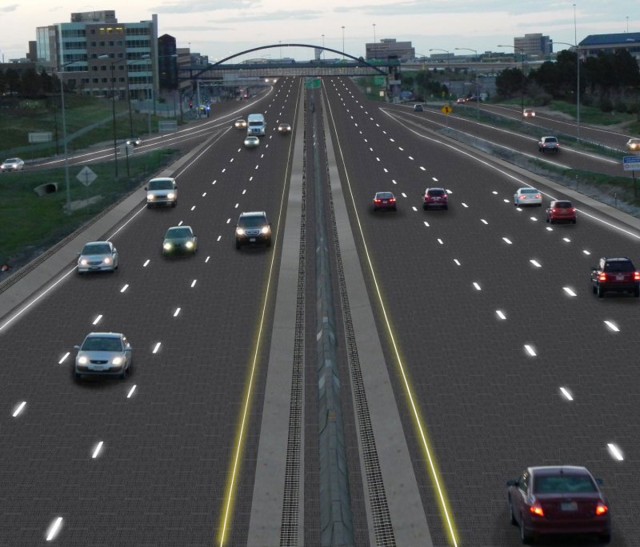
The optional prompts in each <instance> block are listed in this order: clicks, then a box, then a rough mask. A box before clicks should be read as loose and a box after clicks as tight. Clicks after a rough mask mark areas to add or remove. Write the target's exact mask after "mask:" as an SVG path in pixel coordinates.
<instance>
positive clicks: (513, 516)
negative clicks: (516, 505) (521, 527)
mask: <svg viewBox="0 0 640 547" xmlns="http://www.w3.org/2000/svg"><path fill="white" fill-rule="evenodd" d="M509 520H510V522H511V524H513V525H514V526H517V525H518V521H517V520H516V516H515V515H514V514H513V503H512V502H511V496H509Z"/></svg>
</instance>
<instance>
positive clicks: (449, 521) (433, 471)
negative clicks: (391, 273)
mask: <svg viewBox="0 0 640 547" xmlns="http://www.w3.org/2000/svg"><path fill="white" fill-rule="evenodd" d="M322 85H323V90H324V93H325V95H327V92H326V89H325V88H324V80H323V81H322ZM326 104H327V106H328V108H329V112H330V114H331V121H332V123H333V128H334V133H335V135H336V143H337V145H338V150H339V151H340V158H341V160H342V167H343V169H344V173H345V177H346V179H347V187H348V188H349V195H350V196H351V203H352V205H353V211H354V214H355V217H356V221H357V224H358V230H359V231H360V237H361V238H362V243H363V246H364V251H365V255H366V257H367V264H368V265H369V272H370V273H371V277H372V279H373V283H374V285H375V288H376V294H377V296H378V302H379V304H380V308H381V309H382V315H383V317H384V322H385V326H386V327H387V333H388V335H389V338H390V339H391V343H392V345H393V351H394V354H395V356H396V360H397V362H398V367H399V369H400V372H401V374H402V381H403V384H404V388H405V391H406V395H407V397H408V398H409V404H410V406H411V410H412V412H413V417H414V420H415V423H416V426H417V428H418V432H419V434H420V438H421V440H422V445H423V448H424V451H425V453H426V455H427V459H428V461H429V468H430V475H431V477H432V479H433V481H434V483H435V487H436V490H437V492H438V497H439V501H440V507H441V510H442V513H443V517H444V520H445V524H446V526H445V528H446V529H447V530H448V532H449V539H450V541H451V544H452V545H453V546H454V547H458V541H457V539H456V533H455V530H454V523H453V516H452V515H450V509H449V507H448V506H449V503H448V501H447V499H446V494H445V492H444V486H442V485H441V482H442V481H441V479H440V478H439V474H438V470H437V468H436V463H435V457H434V456H432V454H431V449H430V448H429V442H428V440H427V433H426V426H424V425H423V424H422V420H421V419H420V415H419V412H418V406H417V404H416V402H415V400H414V396H413V392H412V390H411V386H410V385H409V379H408V378H407V374H406V371H405V366H404V363H403V361H402V358H401V357H400V352H399V350H398V345H397V344H396V339H395V337H394V335H393V332H392V330H391V324H390V321H389V317H388V315H387V310H386V307H385V305H384V302H383V300H382V293H381V291H380V286H379V285H378V279H377V277H376V274H375V271H374V269H373V263H372V262H371V256H370V255H369V248H368V246H367V241H366V239H365V237H364V231H363V229H362V224H361V223H360V216H359V215H358V209H357V207H356V202H355V197H354V195H353V191H352V189H351V180H350V178H349V173H348V170H347V165H346V162H345V159H344V154H343V153H342V147H341V146H340V141H339V139H338V131H337V129H336V124H335V119H334V117H333V111H332V110H331V105H330V104H329V100H328V96H327V100H326Z"/></svg>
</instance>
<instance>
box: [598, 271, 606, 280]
mask: <svg viewBox="0 0 640 547" xmlns="http://www.w3.org/2000/svg"><path fill="white" fill-rule="evenodd" d="M606 280H607V274H606V273H604V272H602V273H601V274H598V281H606Z"/></svg>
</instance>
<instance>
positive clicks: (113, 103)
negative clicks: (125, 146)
mask: <svg viewBox="0 0 640 547" xmlns="http://www.w3.org/2000/svg"><path fill="white" fill-rule="evenodd" d="M114 65H115V63H111V113H112V119H113V163H114V164H115V166H116V167H115V169H116V175H115V176H116V180H118V139H117V135H116V94H115V88H114V82H113V79H114V78H113V69H114Z"/></svg>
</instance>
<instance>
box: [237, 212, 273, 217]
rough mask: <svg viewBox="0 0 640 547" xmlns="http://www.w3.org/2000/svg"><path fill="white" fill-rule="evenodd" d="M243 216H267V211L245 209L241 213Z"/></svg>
mask: <svg viewBox="0 0 640 547" xmlns="http://www.w3.org/2000/svg"><path fill="white" fill-rule="evenodd" d="M240 216H241V217H262V216H264V217H266V216H267V213H266V211H245V212H243V213H240Z"/></svg>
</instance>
